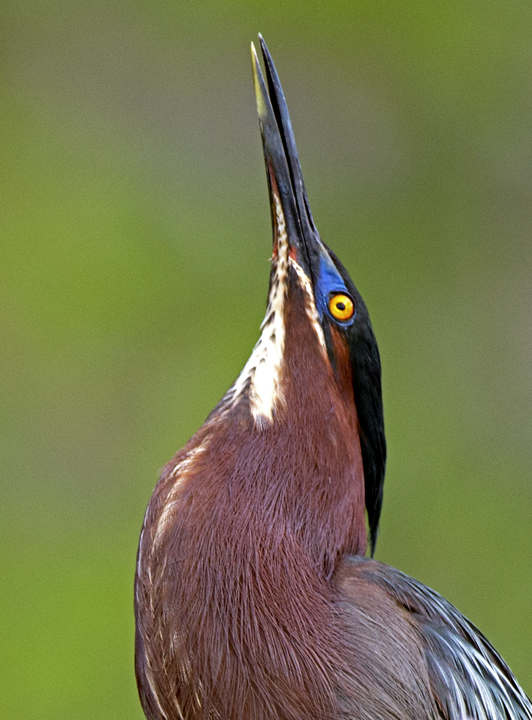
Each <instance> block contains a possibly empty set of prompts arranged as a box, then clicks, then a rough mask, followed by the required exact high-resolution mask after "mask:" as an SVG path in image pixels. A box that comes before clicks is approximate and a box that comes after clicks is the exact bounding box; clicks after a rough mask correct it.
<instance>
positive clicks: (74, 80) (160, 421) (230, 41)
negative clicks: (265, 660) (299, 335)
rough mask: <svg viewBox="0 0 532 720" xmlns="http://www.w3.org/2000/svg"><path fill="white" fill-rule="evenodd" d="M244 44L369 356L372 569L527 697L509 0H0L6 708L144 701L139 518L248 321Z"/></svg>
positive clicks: (518, 171)
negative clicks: (265, 73) (483, 653)
mask: <svg viewBox="0 0 532 720" xmlns="http://www.w3.org/2000/svg"><path fill="white" fill-rule="evenodd" d="M258 31H260V32H262V33H263V34H264V36H265V38H266V40H267V41H268V43H269V45H270V49H271V51H272V53H273V55H274V58H275V61H276V63H277V67H278V69H279V72H280V75H281V79H282V81H283V84H284V88H285V92H286V95H287V98H288V102H289V106H290V109H291V113H292V120H293V124H294V127H295V131H296V136H297V139H298V143H299V150H300V154H301V157H302V163H303V170H304V173H305V178H306V183H307V189H308V191H309V196H310V200H311V204H312V207H313V211H314V216H315V219H316V221H317V224H318V227H319V228H320V231H321V234H322V236H323V238H324V239H325V240H326V241H327V242H328V243H330V244H331V245H332V246H333V248H334V249H335V250H336V251H337V252H338V254H339V255H340V257H341V258H342V259H343V261H344V263H345V264H346V265H347V267H348V268H349V269H350V270H351V273H352V276H353V277H354V279H355V281H356V282H357V284H358V287H359V289H360V290H361V292H362V293H363V295H364V297H365V299H366V302H367V304H368V305H369V308H370V310H371V314H372V319H373V324H374V327H375V330H376V333H377V336H378V339H379V343H380V348H381V355H382V360H383V371H384V400H385V410H386V425H387V435H388V442H389V465H388V474H387V484H386V495H385V505H384V513H383V518H382V531H381V537H380V541H379V545H378V549H377V557H378V559H380V560H383V561H385V562H388V563H392V564H394V565H396V566H398V567H399V568H401V569H402V570H404V571H406V572H408V573H411V574H412V575H414V576H416V577H417V578H419V579H421V580H423V581H425V582H426V583H428V584H429V585H431V586H432V587H434V588H436V589H437V590H438V591H440V592H442V593H443V594H444V595H446V596H447V597H448V598H449V599H450V600H452V601H453V602H454V603H455V604H457V605H458V607H459V608H460V609H461V610H462V611H463V612H464V613H465V614H466V615H467V616H468V617H470V618H471V619H472V620H473V621H474V622H475V623H476V624H478V626H479V627H480V628H481V629H482V630H483V631H484V632H485V634H486V635H487V636H488V637H489V638H490V639H491V640H492V641H493V642H494V644H495V645H496V647H497V648H498V649H499V651H500V652H501V653H502V654H503V655H504V657H505V658H506V659H507V661H508V662H509V664H510V665H511V667H512V668H513V670H514V672H515V673H516V674H517V676H518V678H519V680H520V681H521V683H522V684H523V686H524V688H525V690H527V691H528V692H529V693H531V692H532V653H531V640H532V620H531V618H532V612H531V596H532V573H531V561H532V522H531V520H532V477H531V475H532V445H531V442H530V438H531V435H532V324H531V317H532V291H531V278H532V243H531V241H530V228H531V219H532V217H531V215H532V202H531V200H532V141H531V128H532V95H531V82H532V70H531V68H532V42H531V32H532V5H531V4H530V0H511V2H510V0H507V1H503V0H499V1H494V2H473V1H470V0H450V2H445V3H441V2H437V1H436V0H427V2H421V3H420V2H418V1H417V0H402V2H396V0H359V1H357V2H352V0H345V1H344V0H329V1H328V2H327V3H324V2H313V1H310V0H305V2H303V1H301V2H299V1H297V2H296V1H294V2H279V1H278V0H270V2H268V3H258V2H238V1H237V0H232V1H231V0H225V2H223V3H222V2H188V3H184V2H181V1H180V0H174V1H173V2H170V1H168V0H158V1H156V0H152V1H147V2H146V1H145V2H140V1H138V0H113V1H112V2H108V1H105V2H104V1H103V0H84V1H83V2H81V1H80V2H73V0H64V1H62V0H49V1H48V2H38V1H37V0H35V1H34V2H32V1H31V0H3V2H2V3H1V5H0V34H1V40H0V89H1V98H0V128H1V129H0V148H1V154H0V157H1V160H0V178H1V180H0V183H1V187H0V307H1V311H0V330H1V341H0V388H1V397H0V414H1V427H2V430H1V435H0V442H1V444H2V447H1V452H0V463H1V480H2V501H1V508H0V513H1V527H0V557H1V563H2V567H1V583H0V587H1V596H2V608H1V612H0V617H1V620H0V623H1V639H0V643H1V645H0V646H1V648H2V650H1V653H2V661H3V662H2V666H3V670H2V673H1V679H0V685H1V687H0V698H1V699H0V716H1V717H2V718H21V717H23V718H25V719H26V720H32V719H34V718H35V719H36V720H37V719H38V720H47V719H50V720H52V719H53V720H60V719H62V718H65V719H66V718H68V719H69V720H72V719H76V720H77V719H80V720H82V719H84V718H98V719H99V720H104V718H113V719H114V720H116V719H119V718H138V719H139V720H140V718H141V717H142V715H141V710H140V705H139V704H138V700H137V696H136V688H135V684H134V676H133V629H134V624H133V615H132V582H133V573H134V564H135V552H136V544H137V538H138V533H139V530H140V526H141V522H142V517H143V513H144V509H145V506H146V503H147V501H148V498H149V495H150V493H151V490H152V488H153V485H154V484H155V481H156V479H157V470H158V468H159V467H161V466H162V465H163V464H164V463H165V462H166V461H167V460H168V459H169V458H170V457H171V456H172V455H173V453H174V452H175V451H176V450H177V449H178V448H179V447H180V446H181V445H182V444H183V443H184V442H185V441H186V440H187V439H188V438H189V437H190V435H192V434H193V433H194V431H195V430H196V429H197V427H198V426H199V425H200V424H201V423H202V421H203V419H204V418H205V416H206V415H207V413H208V412H209V410H210V409H211V408H212V407H213V406H214V404H215V403H216V402H217V401H218V399H219V398H220V396H221V395H222V394H223V392H224V391H225V390H226V388H227V387H228V386H229V384H230V383H231V382H232V381H233V379H234V378H235V377H236V375H237V374H238V372H239V371H240V369H241V367H242V365H243V364H244V362H245V360H246V358H247V356H248V354H249V352H250V350H251V348H252V346H253V344H254V342H255V340H256V338H257V335H258V325H259V323H260V320H261V318H262V314H263V311H264V307H265V299H266V289H267V281H268V256H269V251H270V242H271V239H270V226H269V223H270V220H269V209H268V202H267V192H266V182H265V174H264V168H263V161H262V154H261V145H260V139H259V130H258V123H257V119H256V116H255V107H254V97H253V91H252V83H251V72H250V61H249V42H250V40H252V39H254V38H255V37H256V33H257V32H258Z"/></svg>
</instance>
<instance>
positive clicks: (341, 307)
mask: <svg viewBox="0 0 532 720" xmlns="http://www.w3.org/2000/svg"><path fill="white" fill-rule="evenodd" d="M336 307H337V308H338V310H345V303H343V302H337V303H336Z"/></svg>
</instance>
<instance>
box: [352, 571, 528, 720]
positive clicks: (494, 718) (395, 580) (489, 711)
mask: <svg viewBox="0 0 532 720" xmlns="http://www.w3.org/2000/svg"><path fill="white" fill-rule="evenodd" d="M349 565H352V566H353V565H354V566H356V572H357V574H358V575H360V576H362V577H364V578H365V579H366V580H368V581H370V582H372V583H375V584H377V585H379V586H380V587H381V588H382V589H384V590H385V591H386V592H387V594H388V595H390V596H391V597H393V598H394V599H395V601H396V602H397V603H398V604H399V605H400V606H402V607H403V608H404V609H405V610H407V611H408V612H409V613H410V614H411V616H412V618H413V619H414V620H415V622H416V626H417V628H418V632H419V634H420V636H421V639H422V642H423V647H424V651H425V658H426V662H427V667H428V670H429V678H430V683H431V689H432V692H433V694H434V700H435V703H436V706H437V707H438V711H439V713H440V714H441V715H442V716H443V717H444V718H446V720H532V703H531V702H530V700H529V698H528V697H527V695H526V694H525V693H524V691H523V690H522V689H521V687H520V686H519V684H518V683H517V680H516V679H515V677H514V676H513V674H512V672H511V670H510V669H509V667H508V666H507V665H506V663H505V662H504V660H503V659H502V658H501V656H500V655H499V654H498V653H497V651H496V650H495V649H494V647H493V646H492V645H491V644H490V643H489V642H488V640H487V639H486V638H485V637H484V635H482V633H481V632H480V631H479V630H477V628H476V627H475V626H474V625H473V624H472V623H470V622H469V620H467V619H466V618H465V617H464V616H463V615H462V614H461V613H460V612H458V610H457V609H456V608H455V607H454V606H453V605H451V603H450V602H448V601H447V600H445V598H443V597H442V596H441V595H439V594H438V593H436V592H434V590H431V589H430V588H428V587H427V586H426V585H423V584H422V583H420V582H417V581H416V580H414V579H413V578H411V577H409V576H408V575H405V574H404V573H402V572H400V571H399V570H395V569H394V568H392V567H389V566H387V565H383V564H382V563H377V562H375V561H371V560H366V559H364V558H352V559H350V561H349Z"/></svg>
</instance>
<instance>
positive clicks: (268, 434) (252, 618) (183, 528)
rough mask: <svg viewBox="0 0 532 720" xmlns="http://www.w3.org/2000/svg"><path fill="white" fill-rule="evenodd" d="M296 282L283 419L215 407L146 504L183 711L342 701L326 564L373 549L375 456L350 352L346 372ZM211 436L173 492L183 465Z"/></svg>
mask: <svg viewBox="0 0 532 720" xmlns="http://www.w3.org/2000/svg"><path fill="white" fill-rule="evenodd" d="M293 285H294V284H293ZM290 292H291V302H290V304H289V306H288V308H287V314H286V318H285V320H286V336H285V353H284V362H283V377H282V382H281V387H282V390H283V393H284V402H283V403H282V404H280V405H279V407H278V408H277V410H276V414H275V417H274V422H273V423H272V424H271V425H270V426H268V427H266V428H264V429H261V430H258V429H256V428H255V426H254V422H253V418H252V417H251V414H250V412H249V408H248V406H247V404H246V399H245V398H243V399H242V401H240V402H238V403H237V404H236V405H235V406H234V408H232V409H231V410H230V411H225V412H220V413H215V414H213V415H211V417H210V418H209V420H208V421H207V423H206V424H205V425H204V426H203V427H202V428H201V429H200V431H198V433H197V434H196V435H195V436H194V438H192V440H191V441H190V443H189V444H188V445H187V446H186V447H185V448H184V449H183V450H182V451H181V452H180V453H179V454H178V455H177V456H176V458H174V461H172V462H171V463H170V464H169V465H168V467H167V468H166V470H165V473H164V474H163V477H162V478H161V481H160V483H159V485H158V486H157V489H156V492H155V493H154V498H153V501H152V503H151V505H150V508H149V510H148V514H147V517H146V523H145V527H146V530H145V533H144V536H143V539H142V541H141V550H140V552H141V554H143V555H145V559H144V560H143V561H142V562H139V566H140V570H139V576H140V582H139V587H140V589H141V593H142V592H144V593H145V597H144V598H143V597H141V599H140V600H139V601H138V606H139V607H140V605H146V606H147V608H149V610H148V609H146V617H145V624H146V633H148V634H149V635H150V636H151V637H152V638H154V640H153V642H152V643H151V644H150V647H149V648H147V647H146V648H144V652H145V654H146V657H147V658H148V664H150V667H152V668H153V672H152V675H153V677H152V682H153V684H154V686H156V694H157V695H158V696H159V697H160V698H161V699H160V700H159V702H160V706H161V707H162V708H163V710H164V711H165V712H166V714H167V717H168V718H174V717H176V718H177V717H179V715H178V714H176V710H175V707H171V704H170V705H168V706H167V705H165V703H168V700H167V698H168V697H172V696H175V697H176V702H177V703H178V704H179V707H180V710H181V712H182V713H183V717H185V718H189V717H190V718H191V717H194V718H207V717H221V718H224V720H233V719H235V720H236V718H240V719H243V718H254V719H256V720H260V719H261V718H271V717H275V718H278V719H279V720H281V719H283V720H300V719H302V718H306V719H307V720H310V719H311V718H320V719H321V720H325V719H326V718H330V717H331V718H332V717H333V716H334V712H335V710H334V708H335V702H336V701H335V697H336V691H337V690H338V685H339V684H340V683H341V680H340V679H339V675H341V668H342V660H341V657H342V655H343V652H342V643H341V640H340V637H341V629H340V627H339V624H338V623H339V621H338V618H337V616H336V613H335V610H334V593H333V590H332V589H331V585H330V582H329V580H330V578H331V575H332V574H333V572H334V570H335V569H336V567H337V565H338V562H339V560H340V559H341V558H342V557H343V556H344V555H345V554H347V553H354V554H364V553H365V549H366V528H365V520H364V478H363V469H362V458H361V452H360V445H359V441H358V435H357V417H356V410H355V407H354V402H353V400H352V399H351V398H352V389H351V395H350V396H349V393H346V391H345V390H346V388H345V385H346V383H350V380H349V375H348V374H347V372H346V366H344V365H343V364H342V363H343V360H342V354H341V352H340V355H339V363H338V365H337V367H336V368H335V372H336V377H335V373H333V370H332V369H331V367H330V364H329V362H328V360H327V358H326V356H325V355H324V352H323V350H322V348H321V346H320V344H319V342H318V339H317V337H316V334H315V331H314V329H313V328H312V326H311V324H310V322H309V320H308V318H307V317H306V314H305V312H304V308H303V302H304V297H303V291H302V290H301V289H298V288H297V287H291V289H290ZM297 293H299V294H300V296H299V297H298V296H297ZM341 342H342V341H341V338H340V339H338V338H336V340H335V343H340V345H339V346H338V348H337V349H338V350H340V351H341ZM302 348H304V352H302V350H301V349H302ZM344 360H345V358H344ZM200 446H202V447H204V448H205V449H204V451H202V452H201V453H199V454H198V455H197V457H195V459H194V461H193V462H192V463H191V464H190V467H188V468H187V471H186V473H184V476H183V478H182V480H181V481H180V484H179V488H178V492H177V494H176V482H175V479H174V477H173V471H174V468H175V467H176V465H178V464H179V463H180V462H182V460H183V458H184V457H186V455H187V453H190V451H191V450H193V449H194V448H197V447H200ZM178 482H179V481H178ZM174 507H175V512H173V509H174ZM169 509H170V511H172V512H171V513H170V516H169V517H170V519H169V520H168V522H166V521H165V525H164V532H163V531H162V530H161V517H162V516H163V515H164V513H166V514H167V515H168V513H169ZM165 674H166V675H165ZM162 676H165V677H166V678H167V682H168V684H169V687H162V686H161V687H159V690H158V691H157V685H158V684H160V683H161V682H162V681H161V679H160V678H161V677H162ZM170 686H171V687H170ZM152 690H153V688H152ZM172 694H173V695H172ZM172 713H173V714H172ZM217 713H219V715H217Z"/></svg>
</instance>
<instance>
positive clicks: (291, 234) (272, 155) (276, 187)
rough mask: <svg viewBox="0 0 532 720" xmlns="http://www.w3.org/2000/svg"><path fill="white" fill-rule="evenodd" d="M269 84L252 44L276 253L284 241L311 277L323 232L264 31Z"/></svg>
mask: <svg viewBox="0 0 532 720" xmlns="http://www.w3.org/2000/svg"><path fill="white" fill-rule="evenodd" d="M259 39H260V46H261V50H262V57H263V59H264V67H265V70H266V79H267V84H266V82H265V81H264V76H263V74H262V71H261V68H260V64H259V59H258V57H257V53H256V51H255V46H254V45H253V43H251V58H252V65H253V81H254V85H255V96H256V100H257V112H258V115H259V123H260V129H261V135H262V147H263V152H264V160H265V163H266V172H267V176H268V186H269V191H270V205H271V210H272V224H273V229H274V255H275V253H276V252H277V251H278V245H279V243H280V242H282V241H283V240H284V237H283V233H286V241H287V242H288V244H289V252H290V255H291V256H292V257H294V259H295V260H296V262H297V263H298V264H299V265H300V266H301V267H302V268H303V270H304V271H305V273H306V274H307V276H308V277H309V279H310V280H311V281H314V280H315V277H316V273H317V268H318V266H319V256H320V254H321V253H320V249H322V248H323V246H322V244H321V241H320V237H319V235H318V232H317V230H316V227H315V225H314V222H313V220H312V214H311V212H310V207H309V204H308V199H307V194H306V191H305V185H304V183H303V177H302V174H301V165H300V163H299V156H298V153H297V147H296V141H295V138H294V132H293V130H292V123H291V122H290V115H289V114H288V107H287V105H286V100H285V97H284V93H283V89H282V87H281V83H280V81H279V76H278V75H277V71H276V69H275V65H274V64H273V60H272V58H271V55H270V53H269V51H268V48H267V47H266V43H265V42H264V40H263V38H262V36H260V35H259Z"/></svg>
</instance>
